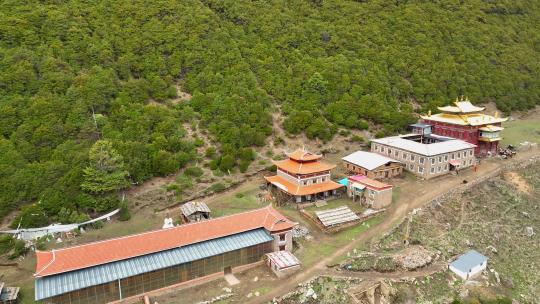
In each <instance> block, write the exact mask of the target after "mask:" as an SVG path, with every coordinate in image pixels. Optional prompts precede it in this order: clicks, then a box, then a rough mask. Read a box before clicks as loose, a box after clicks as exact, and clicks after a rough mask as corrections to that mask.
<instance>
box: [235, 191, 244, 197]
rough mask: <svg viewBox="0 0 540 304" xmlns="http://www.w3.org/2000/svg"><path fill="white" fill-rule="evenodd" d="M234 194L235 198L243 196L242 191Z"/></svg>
mask: <svg viewBox="0 0 540 304" xmlns="http://www.w3.org/2000/svg"><path fill="white" fill-rule="evenodd" d="M235 196H236V198H242V197H244V193H242V192H239V193H236V195H235Z"/></svg>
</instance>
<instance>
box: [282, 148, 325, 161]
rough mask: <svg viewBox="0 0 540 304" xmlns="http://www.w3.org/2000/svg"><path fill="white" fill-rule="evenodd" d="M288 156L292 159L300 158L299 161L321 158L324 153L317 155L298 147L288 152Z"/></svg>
mask: <svg viewBox="0 0 540 304" xmlns="http://www.w3.org/2000/svg"><path fill="white" fill-rule="evenodd" d="M287 156H288V157H289V158H291V159H294V160H298V161H313V160H317V159H320V158H321V157H322V155H316V154H313V153H311V152H308V151H306V150H302V149H296V151H294V152H292V153H288V154H287Z"/></svg>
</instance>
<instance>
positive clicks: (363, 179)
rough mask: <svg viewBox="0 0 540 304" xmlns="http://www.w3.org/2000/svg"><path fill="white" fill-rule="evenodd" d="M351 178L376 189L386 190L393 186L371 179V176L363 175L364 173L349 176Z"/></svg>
mask: <svg viewBox="0 0 540 304" xmlns="http://www.w3.org/2000/svg"><path fill="white" fill-rule="evenodd" d="M349 180H350V181H353V182H356V183H360V184H362V185H364V186H366V187H368V188H371V189H376V190H385V189H390V188H392V187H393V186H392V185H390V184H385V183H383V182H380V181H378V180H374V179H371V178H369V177H367V176H365V175H362V174H358V175H354V176H349Z"/></svg>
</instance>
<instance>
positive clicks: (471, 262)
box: [450, 250, 488, 272]
mask: <svg viewBox="0 0 540 304" xmlns="http://www.w3.org/2000/svg"><path fill="white" fill-rule="evenodd" d="M487 260H488V258H487V257H485V256H483V255H482V254H480V253H479V252H478V251H476V250H470V251H468V252H467V253H465V254H464V255H461V256H460V257H459V258H458V259H457V260H455V261H453V262H452V263H450V265H451V266H453V267H454V268H456V269H458V270H460V271H462V272H469V270H471V268H473V267H474V266H478V265H480V264H482V263H483V262H485V261H487Z"/></svg>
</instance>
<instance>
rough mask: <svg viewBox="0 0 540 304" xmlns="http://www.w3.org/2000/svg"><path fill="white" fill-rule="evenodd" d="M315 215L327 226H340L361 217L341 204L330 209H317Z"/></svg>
mask: <svg viewBox="0 0 540 304" xmlns="http://www.w3.org/2000/svg"><path fill="white" fill-rule="evenodd" d="M315 215H317V218H318V219H319V221H321V223H322V224H323V226H324V227H325V228H331V227H334V226H340V225H343V224H346V223H349V222H354V221H358V220H360V217H358V215H356V213H354V212H353V211H352V210H351V209H350V208H349V207H347V206H341V207H338V208H334V209H328V210H323V211H316V212H315Z"/></svg>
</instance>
